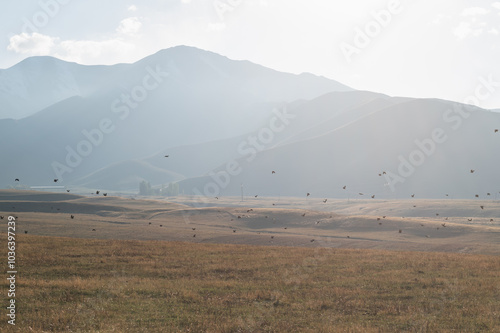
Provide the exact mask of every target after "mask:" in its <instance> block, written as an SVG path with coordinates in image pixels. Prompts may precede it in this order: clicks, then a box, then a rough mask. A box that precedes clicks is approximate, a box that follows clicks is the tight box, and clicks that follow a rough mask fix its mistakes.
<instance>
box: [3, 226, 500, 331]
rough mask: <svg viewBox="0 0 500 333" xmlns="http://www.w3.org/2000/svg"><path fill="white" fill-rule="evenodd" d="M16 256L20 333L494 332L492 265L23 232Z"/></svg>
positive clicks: (496, 273)
mask: <svg viewBox="0 0 500 333" xmlns="http://www.w3.org/2000/svg"><path fill="white" fill-rule="evenodd" d="M0 237H2V238H5V237H6V235H5V233H3V234H1V235H0ZM17 249H18V250H17V251H18V270H19V273H18V281H17V284H18V285H17V289H18V292H17V295H16V301H17V305H18V308H17V311H18V320H17V326H16V328H15V331H18V332H58V331H59V332H438V331H439V332H498V331H500V312H499V310H498V309H499V308H500V286H499V284H498V281H499V279H500V258H499V257H498V256H484V255H468V254H456V253H423V252H399V251H381V250H353V249H331V248H316V249H313V248H298V247H286V248H284V247H269V246H266V247H264V246H249V245H228V244H193V243H186V242H163V241H117V240H90V239H75V238H59V237H44V236H34V235H30V234H19V236H18V239H17ZM6 325H7V324H6V320H2V323H1V324H0V327H3V328H5V326H6ZM2 331H3V329H2Z"/></svg>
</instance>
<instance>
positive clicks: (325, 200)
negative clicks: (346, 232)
mask: <svg viewBox="0 0 500 333" xmlns="http://www.w3.org/2000/svg"><path fill="white" fill-rule="evenodd" d="M498 132H499V130H498V129H494V133H498ZM169 156H170V155H164V157H165V158H168V157H169ZM475 171H476V170H475V169H470V173H471V174H473V173H475ZM271 174H273V175H274V174H276V171H275V170H272V171H271ZM386 174H387V173H386V171H382V172H380V173H378V176H379V177H381V176H383V175H386ZM14 181H15V182H20V179H19V178H15V179H14ZM53 182H54V183H57V182H59V179H57V178H54V179H53ZM342 189H343V190H347V185H344V186H343V187H342ZM66 192H67V193H69V192H70V190H69V189H67V190H66ZM100 193H101V191H99V190H97V191H95V195H99V194H100ZM499 193H500V192H499ZM91 194H94V193H91ZM358 194H359V195H360V196H363V195H364V193H362V192H358ZM102 195H103V196H104V197H106V196H107V195H108V194H107V193H102ZM309 196H311V193H310V192H307V193H306V199H307V198H308V197H309ZM410 196H411V198H414V197H415V194H411V195H410ZM445 196H446V197H449V194H448V193H447V194H445ZM486 196H491V193H490V192H488V193H486ZM254 197H255V198H257V197H258V194H256V195H255V196H254ZM370 197H371V198H372V199H374V198H375V194H372V195H371V196H370ZM474 197H475V198H479V194H475V195H474ZM215 199H217V200H218V199H219V197H215ZM327 201H328V199H324V200H322V202H323V203H327ZM272 205H273V206H275V205H276V204H275V203H273V204H272ZM416 207H417V206H416V205H413V208H416ZM479 207H480V208H481V210H484V208H485V207H484V205H480V206H479ZM58 210H59V209H58ZM251 211H253V209H249V210H247V213H248V212H251ZM301 215H302V217H305V216H306V213H303V214H301ZM436 216H439V213H436ZM267 217H268V216H266V218H267ZM331 217H332V216H330V218H331ZM70 218H71V219H72V220H73V219H74V218H75V215H73V214H71V215H70ZM241 218H242V216H241V215H238V219H241ZM385 218H386V216H385V215H384V216H382V219H385ZM402 218H404V216H403V217H402ZM0 219H4V216H0ZM16 219H17V217H16ZM233 220H234V219H231V221H233ZM445 220H446V221H447V220H448V217H446V218H445ZM467 220H468V222H472V221H473V219H472V218H468V219H467ZM377 221H379V222H378V224H379V225H382V222H380V221H381V218H380V217H377ZM493 221H494V220H493V219H490V222H493ZM319 223H320V222H319V221H318V222H316V224H319ZM149 225H151V222H149ZM421 226H424V224H421ZM441 226H442V227H443V228H445V227H446V223H442V224H441ZM160 227H163V225H162V224H160ZM284 229H285V230H286V229H287V228H286V227H285V228H284ZM192 230H193V231H195V230H196V228H192ZM437 230H439V227H437ZM92 231H96V229H92ZM24 232H25V234H27V233H28V231H27V230H25V231H24ZM398 232H399V233H402V232H403V230H402V229H398ZM233 233H236V230H235V229H233ZM195 237H196V234H193V238H195ZM426 237H429V235H426ZM347 238H350V236H347ZM271 239H274V236H271ZM314 241H315V239H311V241H310V242H314Z"/></svg>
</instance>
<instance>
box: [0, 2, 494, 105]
mask: <svg viewBox="0 0 500 333" xmlns="http://www.w3.org/2000/svg"><path fill="white" fill-rule="evenodd" d="M2 5H3V7H2V12H1V13H0V28H1V31H2V32H3V37H2V39H1V45H0V68H8V67H10V66H12V65H14V64H16V63H17V62H19V61H21V60H22V59H24V58H26V57H29V56H33V55H51V56H55V57H58V58H61V59H64V60H67V61H74V62H78V63H81V64H113V63H117V62H134V61H136V60H139V59H141V58H143V57H145V56H147V55H150V54H152V53H155V52H156V51H158V50H160V49H164V48H168V47H172V46H175V45H180V44H183V45H191V46H196V47H199V48H202V49H206V50H210V51H213V52H216V53H219V54H222V55H225V56H227V57H229V58H231V59H247V60H250V61H252V62H255V63H258V64H261V65H264V66H267V67H270V68H273V69H276V70H280V71H285V72H291V73H297V74H298V73H301V72H310V73H313V74H316V75H322V76H325V77H328V78H331V79H334V80H337V81H340V82H342V83H344V84H347V85H349V86H351V87H353V88H355V89H362V90H371V91H376V92H382V93H386V94H388V95H392V96H394V95H399V96H412V97H437V98H444V99H450V100H455V101H460V102H462V101H464V100H466V99H467V98H469V99H468V100H469V101H470V100H471V99H470V97H471V96H474V97H475V98H476V100H477V101H478V103H479V105H480V106H482V107H486V108H500V62H499V59H500V1H468V0H455V1H431V0H421V1H406V0H402V1H393V0H387V1H374V0H354V1H326V0H323V1H319V0H308V1H296V0H145V1H138V0H130V1H122V0H105V1H102V0H101V1H97V0H85V1H82V0H23V1H8V2H5V3H3V4H2ZM488 82H489V83H488ZM497 82H498V83H497Z"/></svg>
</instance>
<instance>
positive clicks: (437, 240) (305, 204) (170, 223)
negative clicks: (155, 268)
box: [0, 191, 500, 255]
mask: <svg viewBox="0 0 500 333" xmlns="http://www.w3.org/2000/svg"><path fill="white" fill-rule="evenodd" d="M169 200H170V198H169ZM173 200H177V201H178V202H177V203H175V202H173ZM196 204H197V203H196V202H195V201H193V199H192V198H189V197H177V198H172V200H170V201H166V200H165V199H157V200H152V199H148V200H146V199H141V200H136V199H132V198H120V197H113V196H107V197H103V196H94V197H85V196H78V195H73V194H66V193H45V192H29V191H0V215H3V216H7V215H9V214H12V215H15V216H17V217H18V219H17V220H18V221H17V224H18V227H19V229H20V230H21V232H24V231H27V232H28V233H29V234H34V235H43V236H62V237H79V238H93V239H99V238H100V239H123V240H165V241H187V242H194V243H218V244H221V243H224V244H248V245H275V246H276V245H277V246H304V247H335V248H366V249H386V250H404V251H405V250H409V251H441V252H459V253H470V254H490V255H500V201H495V200H417V199H415V200H392V201H383V200H351V201H350V202H347V201H346V200H332V199H330V200H328V201H327V202H326V203H323V201H322V200H320V199H311V198H309V199H307V200H306V199H297V198H290V199H286V200H285V199H283V198H281V199H277V198H260V197H259V198H252V199H249V200H245V201H244V202H240V201H239V200H238V199H237V198H220V199H211V201H209V202H206V203H205V205H206V206H205V207H197V205H196ZM198 206H199V205H198ZM481 206H483V208H481ZM71 215H73V218H71Z"/></svg>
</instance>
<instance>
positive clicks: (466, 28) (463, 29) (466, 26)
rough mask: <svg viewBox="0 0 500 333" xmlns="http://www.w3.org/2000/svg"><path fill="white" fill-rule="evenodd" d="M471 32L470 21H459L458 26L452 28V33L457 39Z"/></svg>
mask: <svg viewBox="0 0 500 333" xmlns="http://www.w3.org/2000/svg"><path fill="white" fill-rule="evenodd" d="M471 33H472V29H471V27H470V23H467V22H460V24H459V25H458V27H456V28H455V29H453V34H454V35H455V36H457V38H458V39H464V38H466V37H467V36H469V35H470V34H471Z"/></svg>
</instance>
